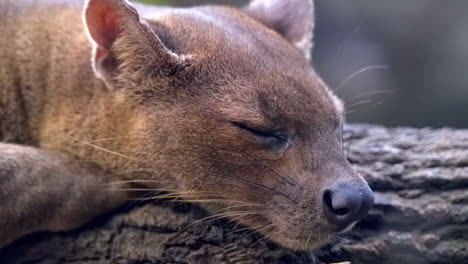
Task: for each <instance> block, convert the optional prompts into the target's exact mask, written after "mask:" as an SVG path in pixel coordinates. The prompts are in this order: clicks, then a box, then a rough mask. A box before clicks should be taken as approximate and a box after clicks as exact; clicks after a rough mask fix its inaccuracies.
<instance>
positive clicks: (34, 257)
mask: <svg viewBox="0 0 468 264" xmlns="http://www.w3.org/2000/svg"><path fill="white" fill-rule="evenodd" d="M345 139H346V144H345V146H346V148H348V146H349V151H348V150H346V151H348V152H349V155H348V157H349V160H350V161H351V162H352V163H353V164H354V165H355V166H356V169H357V170H358V171H359V172H360V173H361V174H362V175H363V176H364V177H365V178H366V179H367V180H368V182H369V183H370V185H371V187H372V189H373V190H374V191H375V195H376V204H375V206H374V207H373V209H372V210H371V212H370V214H369V215H368V216H367V217H366V218H365V219H363V220H362V221H361V222H360V223H359V224H358V225H357V226H356V227H355V228H354V229H353V230H352V231H351V232H349V233H347V234H343V235H341V237H340V238H339V239H338V240H336V241H335V242H334V243H332V244H331V245H328V246H325V247H324V248H322V249H320V250H316V251H315V252H294V251H291V250H287V249H284V248H281V247H278V246H277V245H275V244H272V243H270V242H267V241H265V239H263V238H262V237H260V236H258V235H256V234H252V232H250V231H247V230H243V227H239V226H237V225H236V224H235V223H233V222H229V220H216V221H201V222H197V219H201V218H203V217H205V216H206V213H205V212H204V211H203V210H202V209H200V208H198V207H197V206H195V205H191V204H187V203H175V202H170V201H166V202H157V203H146V204H138V205H127V206H125V207H123V208H121V209H119V210H117V211H116V212H114V213H112V214H109V215H107V216H103V217H101V218H99V219H97V220H96V221H93V222H92V223H90V224H88V225H87V226H85V227H83V228H80V229H79V230H74V231H70V232H65V233H42V234H35V235H31V236H28V237H26V238H23V239H21V240H20V241H17V242H16V243H14V244H12V245H10V246H8V247H6V248H4V249H2V250H0V263H14V264H16V263H87V264H95V263H152V264H156V263H187V264H192V263H202V264H211V263H226V264H231V263H235V264H240V263H243V264H247V263H297V264H299V263H334V262H345V261H350V262H351V263H353V264H356V263H365V264H367V263H369V264H370V263H379V264H386V263H412V264H419V263H421V264H422V263H424V264H428V263H434V264H437V263H451V264H466V263H468V130H453V129H437V130H433V129H413V128H394V129H388V128H383V127H379V126H368V125H351V126H349V127H347V128H346V132H345Z"/></svg>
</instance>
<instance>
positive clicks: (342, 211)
mask: <svg viewBox="0 0 468 264" xmlns="http://www.w3.org/2000/svg"><path fill="white" fill-rule="evenodd" d="M323 201H324V203H325V206H327V207H328V209H329V210H330V211H331V212H333V213H334V214H335V215H337V216H344V215H347V214H348V213H349V209H348V208H336V207H333V201H332V192H331V191H330V190H326V191H325V193H324V194H323Z"/></svg>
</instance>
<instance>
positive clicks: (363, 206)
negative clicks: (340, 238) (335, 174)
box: [323, 184, 374, 229]
mask: <svg viewBox="0 0 468 264" xmlns="http://www.w3.org/2000/svg"><path fill="white" fill-rule="evenodd" d="M373 204H374V195H373V194H372V191H371V189H370V188H369V186H368V185H367V184H365V185H351V184H339V185H336V186H333V187H331V188H329V189H326V190H325V191H324V192H323V207H324V211H325V217H326V218H327V220H328V221H329V222H330V223H331V224H333V225H336V226H338V227H339V228H341V229H344V228H346V227H347V226H349V225H350V224H351V223H353V222H356V221H359V220H361V219H362V218H363V217H365V216H366V215H367V213H368V212H369V209H370V208H371V207H372V205H373Z"/></svg>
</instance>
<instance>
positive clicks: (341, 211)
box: [334, 208, 349, 216]
mask: <svg viewBox="0 0 468 264" xmlns="http://www.w3.org/2000/svg"><path fill="white" fill-rule="evenodd" d="M334 212H335V214H336V215H339V216H345V215H347V214H348V213H349V210H348V209H346V208H340V209H334Z"/></svg>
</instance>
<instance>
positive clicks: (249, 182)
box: [223, 176, 296, 203]
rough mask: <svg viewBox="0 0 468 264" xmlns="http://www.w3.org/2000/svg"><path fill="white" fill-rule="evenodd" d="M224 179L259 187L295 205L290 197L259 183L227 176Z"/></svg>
mask: <svg viewBox="0 0 468 264" xmlns="http://www.w3.org/2000/svg"><path fill="white" fill-rule="evenodd" d="M223 177H224V178H227V179H231V180H235V181H241V182H243V183H245V184H248V185H252V186H255V187H260V188H263V189H265V190H268V191H270V192H273V193H276V194H279V195H281V196H284V197H286V198H287V199H289V200H290V201H291V202H293V203H296V201H294V200H293V199H292V198H291V197H289V196H288V195H286V194H285V193H283V192H281V191H278V190H276V189H273V188H271V187H268V186H266V185H263V184H260V183H256V182H252V181H249V180H245V179H236V178H233V177H229V176H223Z"/></svg>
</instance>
